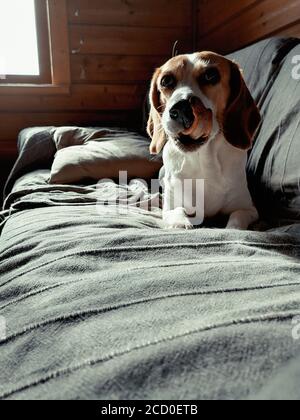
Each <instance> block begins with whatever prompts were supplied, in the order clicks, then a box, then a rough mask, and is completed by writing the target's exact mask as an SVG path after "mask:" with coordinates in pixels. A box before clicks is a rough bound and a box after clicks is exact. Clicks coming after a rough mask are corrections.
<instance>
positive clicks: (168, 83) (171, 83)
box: [160, 74, 177, 89]
mask: <svg viewBox="0 0 300 420" xmlns="http://www.w3.org/2000/svg"><path fill="white" fill-rule="evenodd" d="M160 84H161V86H162V87H163V88H168V89H172V88H174V87H175V86H176V84H177V82H176V79H175V77H174V76H173V75H172V74H167V75H166V76H164V77H163V78H162V79H161V82H160Z"/></svg>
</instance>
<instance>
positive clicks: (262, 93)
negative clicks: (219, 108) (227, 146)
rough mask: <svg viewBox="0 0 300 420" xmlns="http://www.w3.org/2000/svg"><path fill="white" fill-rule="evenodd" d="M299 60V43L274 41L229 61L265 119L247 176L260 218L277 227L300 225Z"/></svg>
mask: <svg viewBox="0 0 300 420" xmlns="http://www.w3.org/2000/svg"><path fill="white" fill-rule="evenodd" d="M299 55H300V40H299V39H295V38H272V39H268V40H265V41H262V42H259V43H258V44H255V45H253V46H251V47H248V48H246V49H244V50H242V51H238V52H236V53H234V54H231V55H230V56H229V58H231V59H234V60H235V61H237V62H238V63H239V64H240V66H241V67H242V69H243V71H244V77H245V80H246V82H247V85H248V86H249V89H250V91H251V93H252V95H253V97H254V98H255V100H256V101H257V103H258V106H259V108H260V110H261V113H262V117H263V122H262V125H261V127H260V129H259V131H258V133H257V137H256V139H255V144H254V147H253V150H252V152H251V154H250V157H249V163H248V168H247V170H248V175H249V184H250V190H251V193H252V196H253V198H254V201H255V204H256V206H257V208H258V210H259V212H260V216H261V217H262V218H264V219H265V220H267V221H268V222H269V223H272V224H273V225H274V226H276V225H284V224H288V223H293V222H295V221H296V222H297V221H299V220H300V165H299V162H300V125H299V123H300V116H299V110H300V80H295V79H294V78H293V77H292V70H293V67H295V64H293V63H292V58H293V57H294V56H299Z"/></svg>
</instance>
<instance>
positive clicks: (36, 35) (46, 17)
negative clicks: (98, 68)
mask: <svg viewBox="0 0 300 420" xmlns="http://www.w3.org/2000/svg"><path fill="white" fill-rule="evenodd" d="M69 60H70V58H69V40H68V19H67V7H66V0H0V93H1V94H11V93H12V94H18V93H20V94H21V93H22V94H23V93H31V92H33V91H34V92H33V93H35V94H39V93H41V94H52V93H68V91H69V86H70V62H69Z"/></svg>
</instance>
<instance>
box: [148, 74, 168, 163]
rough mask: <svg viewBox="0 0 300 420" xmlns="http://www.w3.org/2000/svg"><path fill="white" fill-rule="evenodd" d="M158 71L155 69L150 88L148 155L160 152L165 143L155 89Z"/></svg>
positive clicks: (157, 95) (165, 138) (158, 96)
mask: <svg viewBox="0 0 300 420" xmlns="http://www.w3.org/2000/svg"><path fill="white" fill-rule="evenodd" d="M159 74H160V70H159V69H157V70H156V72H155V73H154V76H153V78H152V81H151V88H150V95H149V101H150V114H149V119H148V125H147V132H148V134H149V136H150V137H151V139H152V142H151V144H150V153H151V154H152V155H155V154H158V153H160V152H161V151H162V149H163V147H164V145H165V144H166V142H167V137H166V134H165V131H164V129H163V127H162V123H161V103H160V94H159V91H158V88H157V80H158V77H159Z"/></svg>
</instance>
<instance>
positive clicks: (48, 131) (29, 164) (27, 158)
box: [3, 127, 56, 199]
mask: <svg viewBox="0 0 300 420" xmlns="http://www.w3.org/2000/svg"><path fill="white" fill-rule="evenodd" d="M54 129H55V128H54V127H33V128H26V129H25V130H22V131H21V132H20V134H19V136H18V151H19V156H18V159H17V161H16V163H15V165H14V167H13V170H12V172H11V174H10V176H9V178H8V180H7V182H6V185H5V188H4V195H3V198H4V199H5V197H6V196H7V195H8V194H9V192H10V190H11V188H12V187H13V185H14V183H15V181H16V180H17V179H18V178H19V177H20V176H22V175H24V174H26V173H27V172H30V171H33V170H35V169H49V168H51V165H52V162H53V158H54V155H55V153H56V147H55V144H54V142H53V133H54Z"/></svg>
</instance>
